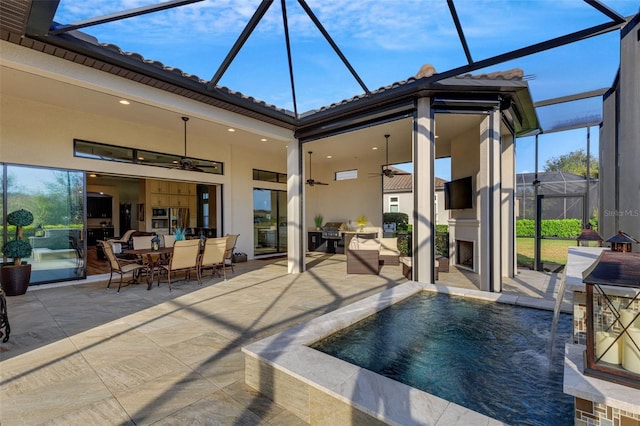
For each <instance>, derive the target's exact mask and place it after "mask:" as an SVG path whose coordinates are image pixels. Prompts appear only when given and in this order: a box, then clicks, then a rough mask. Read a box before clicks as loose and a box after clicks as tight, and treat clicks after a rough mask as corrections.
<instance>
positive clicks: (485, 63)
mask: <svg viewBox="0 0 640 426" xmlns="http://www.w3.org/2000/svg"><path fill="white" fill-rule="evenodd" d="M625 22H626V21H625ZM625 22H607V23H604V24H600V25H596V26H593V27H589V28H585V29H584V30H580V31H576V32H573V33H570V34H566V35H563V36H560V37H556V38H552V39H549V40H546V41H543V42H540V43H536V44H532V45H529V46H526V47H523V48H520V49H516V50H512V51H510V52H507V53H502V54H500V55H496V56H492V57H491V58H487V59H483V60H481V61H477V62H474V63H473V64H469V65H464V66H461V67H457V68H452V69H450V70H448V71H444V72H441V73H437V74H434V75H432V76H431V77H427V79H428V80H429V81H430V82H435V81H439V80H443V79H445V78H449V77H455V76H456V75H460V74H466V73H469V72H471V71H476V70H479V69H482V68H487V67H490V66H492V65H497V64H500V63H502V62H508V61H511V60H513V59H518V58H522V57H524V56H529V55H533V54H534V53H540V52H543V51H545V50H549V49H554V48H556V47H560V46H564V45H566V44H571V43H575V42H577V41H582V40H586V39H588V38H591V37H595V36H598V35H601V34H606V33H608V32H610V31H615V30H617V29H619V28H620V27H622V26H623V25H624V24H625Z"/></svg>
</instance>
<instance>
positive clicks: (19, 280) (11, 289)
mask: <svg viewBox="0 0 640 426" xmlns="http://www.w3.org/2000/svg"><path fill="white" fill-rule="evenodd" d="M30 280H31V264H27V265H18V266H16V265H4V266H2V268H0V282H1V283H2V289H3V290H4V292H5V294H6V295H7V296H20V295H21V294H25V293H26V292H27V287H29V281H30Z"/></svg>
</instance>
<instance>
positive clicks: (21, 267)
mask: <svg viewBox="0 0 640 426" xmlns="http://www.w3.org/2000/svg"><path fill="white" fill-rule="evenodd" d="M7 223H8V224H9V225H14V226H15V227H16V237H15V239H13V240H11V241H8V242H7V243H6V244H5V245H4V247H3V248H2V252H3V253H4V256H5V257H10V258H13V265H4V266H3V267H2V270H1V275H0V277H1V279H2V288H3V290H4V291H5V293H6V294H7V296H17V295H20V294H24V293H26V291H27V287H28V286H29V281H30V279H31V265H28V264H26V262H25V264H23V261H22V259H23V258H26V257H29V256H31V252H32V248H31V244H30V243H29V241H28V240H26V239H25V238H24V237H23V234H22V229H23V227H25V226H28V225H31V224H32V223H33V214H32V213H31V212H30V211H28V210H25V209H20V210H16V211H14V212H11V213H9V214H8V215H7Z"/></svg>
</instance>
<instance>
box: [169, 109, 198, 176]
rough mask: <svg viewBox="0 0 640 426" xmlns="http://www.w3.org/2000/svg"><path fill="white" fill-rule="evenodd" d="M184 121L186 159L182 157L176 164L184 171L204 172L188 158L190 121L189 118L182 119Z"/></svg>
mask: <svg viewBox="0 0 640 426" xmlns="http://www.w3.org/2000/svg"><path fill="white" fill-rule="evenodd" d="M182 121H183V122H184V157H180V159H179V160H177V161H174V163H175V164H178V165H179V166H180V169H182V170H192V171H194V172H204V170H202V169H201V168H200V167H198V166H196V165H195V164H193V161H192V160H191V159H189V158H187V121H189V117H184V116H183V117H182Z"/></svg>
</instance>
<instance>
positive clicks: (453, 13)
mask: <svg viewBox="0 0 640 426" xmlns="http://www.w3.org/2000/svg"><path fill="white" fill-rule="evenodd" d="M447 5H448V6H449V11H450V12H451V17H452V18H453V23H454V24H455V25H456V31H458V37H460V43H462V48H463V49H464V54H465V56H466V57H467V62H468V63H470V64H472V63H473V59H472V58H471V52H470V51H469V46H468V45H467V39H466V38H465V36H464V32H463V31H462V25H461V24H460V19H459V18H458V12H456V6H455V5H454V4H453V0H447Z"/></svg>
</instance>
